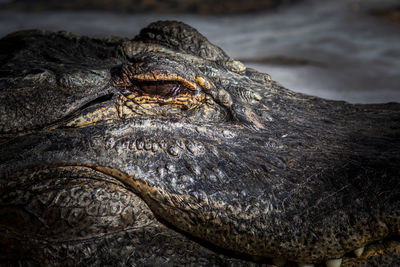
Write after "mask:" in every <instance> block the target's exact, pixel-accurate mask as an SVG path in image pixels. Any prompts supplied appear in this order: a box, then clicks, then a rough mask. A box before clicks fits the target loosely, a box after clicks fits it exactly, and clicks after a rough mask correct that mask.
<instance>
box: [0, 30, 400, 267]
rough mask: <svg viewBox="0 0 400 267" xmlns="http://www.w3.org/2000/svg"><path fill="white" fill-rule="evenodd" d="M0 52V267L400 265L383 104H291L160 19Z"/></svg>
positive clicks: (29, 41)
mask: <svg viewBox="0 0 400 267" xmlns="http://www.w3.org/2000/svg"><path fill="white" fill-rule="evenodd" d="M0 51H1V52H2V54H1V55H0V61H1V63H2V64H1V67H0V74H1V80H0V90H1V91H0V103H1V106H0V118H1V124H0V131H1V135H0V138H1V139H0V140H1V149H0V215H1V216H0V218H1V219H0V259H1V260H2V262H3V263H4V264H5V265H7V264H17V263H32V264H38V265H42V264H49V265H65V264H66V265H85V266H86V265H99V264H100V265H135V264H137V265H143V264H147V265H161V264H167V265H196V266H198V265H204V266H210V265H235V266H236V265H237V266H248V265H252V264H253V265H256V264H257V262H258V263H262V262H264V263H271V262H272V259H275V262H276V260H277V259H287V260H289V263H288V264H291V263H290V262H299V263H315V264H321V266H323V265H324V264H325V262H326V261H329V260H333V259H340V258H343V257H344V258H343V262H342V266H352V264H363V263H365V264H370V265H374V264H375V265H380V266H385V265H386V266H394V265H396V264H400V262H399V261H400V253H399V248H400V243H399V242H398V235H399V229H400V209H399V208H400V190H399V189H400V179H399V178H400V177H399V173H400V138H399V137H400V105H399V104H395V103H392V104H382V105H351V104H348V103H345V102H338V101H329V100H324V99H320V98H316V97H312V96H307V95H303V94H299V93H294V92H292V91H290V90H287V89H285V88H283V87H281V86H280V85H279V84H278V83H276V82H275V81H272V80H271V79H270V77H269V75H267V74H263V73H259V72H257V71H255V70H253V69H249V68H246V67H245V66H244V65H243V64H241V63H240V62H238V61H235V60H233V59H231V58H229V57H228V56H227V55H226V54H225V53H224V52H223V51H222V50H221V49H220V48H218V47H216V46H214V45H212V44H210V43H209V42H208V41H207V39H206V38H205V37H203V36H202V35H200V34H199V33H198V32H197V31H196V30H194V29H193V28H191V27H189V26H187V25H185V24H182V23H178V22H157V23H153V24H151V25H149V26H148V27H147V28H145V29H143V30H142V32H141V33H140V35H138V36H137V37H135V39H133V40H128V39H124V38H108V39H91V38H88V37H77V36H74V35H72V34H70V33H52V32H42V31H25V32H17V33H14V34H11V35H9V36H7V37H5V38H3V39H2V40H1V41H0ZM158 232H161V233H158ZM360 247H365V250H364V253H362V255H361V256H360V257H359V258H357V257H356V256H355V255H353V253H352V252H353V251H354V250H356V249H358V248H360ZM210 249H211V250H210ZM0 263H1V262H0Z"/></svg>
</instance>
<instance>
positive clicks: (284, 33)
mask: <svg viewBox="0 0 400 267" xmlns="http://www.w3.org/2000/svg"><path fill="white" fill-rule="evenodd" d="M396 2H397V1H396V0H381V1H377V0H362V1H355V0H337V1H320V0H308V1H307V0H306V1H304V2H302V3H299V4H295V5H291V6H285V7H284V8H281V9H279V10H277V11H274V12H264V13H259V14H251V15H237V16H194V15H129V14H113V13H105V12H58V11H54V12H44V13H21V12H10V11H1V12H0V36H4V35H6V34H7V33H10V32H13V31H16V30H21V29H28V28H41V29H48V30H68V31H71V32H73V33H76V34H85V35H92V36H105V35H122V36H128V37H134V36H135V35H136V34H137V33H138V32H139V31H140V29H141V28H143V27H145V26H146V25H148V24H149V23H150V22H152V21H155V20H165V19H167V20H180V21H184V22H186V23H188V24H190V25H192V26H194V27H195V28H197V29H198V30H199V31H200V32H201V33H202V34H204V35H205V36H206V37H207V38H208V39H209V40H210V41H211V42H213V43H214V44H217V45H218V46H220V47H222V48H223V49H224V50H225V51H226V52H227V53H228V54H229V55H230V56H231V57H234V58H238V59H242V60H243V61H244V63H245V64H246V65H247V66H249V67H252V68H255V69H257V70H260V71H263V72H267V73H269V74H270V75H271V76H272V78H273V79H274V80H277V81H279V82H280V83H281V84H282V85H284V86H285V87H288V88H290V89H292V90H294V91H299V92H303V93H307V94H311V95H316V96H320V97H324V98H329V99H338V100H346V101H349V102H352V103H382V102H393V101H395V102H400V27H397V26H395V25H394V24H390V23H387V22H384V21H382V20H380V19H378V18H376V17H374V16H371V15H369V14H368V12H367V11H368V10H371V9H373V8H375V7H376V6H377V5H378V4H379V6H380V7H382V6H388V7H390V6H392V5H393V4H395V3H396ZM377 3H378V4H377ZM276 57H284V58H288V59H291V61H294V62H300V63H302V64H280V63H279V62H278V63H276V62H275V63H273V62H271V61H270V60H268V59H269V58H276ZM264 58H265V59H266V60H263V59H264ZM303 63H304V64H303Z"/></svg>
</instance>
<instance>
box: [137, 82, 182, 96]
mask: <svg viewBox="0 0 400 267" xmlns="http://www.w3.org/2000/svg"><path fill="white" fill-rule="evenodd" d="M135 90H136V91H137V92H138V93H141V94H142V95H150V96H151V95H153V96H158V97H164V98H167V97H175V96H177V95H179V94H182V93H187V92H188V91H189V90H188V89H187V88H186V87H185V86H183V85H182V84H180V83H176V82H164V81H161V82H159V81H157V82H141V83H138V84H136V88H135Z"/></svg>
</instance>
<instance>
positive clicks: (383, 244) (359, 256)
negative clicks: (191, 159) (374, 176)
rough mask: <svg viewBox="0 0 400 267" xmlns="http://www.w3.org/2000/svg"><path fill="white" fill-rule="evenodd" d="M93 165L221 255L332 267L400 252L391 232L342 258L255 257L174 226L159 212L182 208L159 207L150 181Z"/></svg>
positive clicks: (157, 197) (201, 243) (167, 224)
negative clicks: (331, 263) (337, 263)
mask: <svg viewBox="0 0 400 267" xmlns="http://www.w3.org/2000/svg"><path fill="white" fill-rule="evenodd" d="M91 168H93V169H94V170H97V171H100V172H103V173H104V174H107V175H110V176H113V177H114V178H117V179H119V180H120V181H122V182H124V183H126V184H127V185H129V186H132V189H133V190H132V191H133V192H134V193H135V194H137V195H138V196H139V197H140V198H142V199H143V200H144V201H145V202H146V204H147V205H148V206H149V208H150V209H151V210H152V211H153V213H154V216H155V217H156V218H157V220H158V221H160V222H161V223H163V224H164V225H166V226H167V227H168V228H170V229H172V230H174V231H176V232H178V233H180V234H182V235H184V236H186V237H187V238H189V239H191V240H192V241H194V242H196V243H199V244H200V245H202V246H204V247H206V248H208V249H211V250H213V251H215V252H217V253H221V254H224V255H227V256H230V257H235V258H239V259H243V260H247V261H252V262H256V263H261V264H264V263H266V264H275V265H277V266H292V264H299V266H302V265H301V264H311V265H310V266H328V267H330V266H335V267H336V266H337V267H338V266H341V265H340V264H339V265H330V264H328V262H330V261H336V262H339V261H340V263H341V262H342V261H355V262H358V261H366V260H367V261H368V258H370V257H377V256H384V255H386V254H388V255H389V254H390V253H386V250H387V248H389V249H390V248H391V247H393V246H396V247H398V251H399V252H400V237H399V236H397V235H396V234H393V233H391V234H389V235H387V236H386V237H384V238H382V239H379V240H374V241H372V242H369V243H365V244H363V245H362V246H360V247H354V248H352V249H350V250H348V251H347V252H345V253H343V255H342V256H340V257H338V255H337V254H335V255H325V256H324V257H323V259H322V260H321V258H320V259H319V260H315V259H313V260H312V259H310V260H309V261H308V260H307V259H306V258H301V257H299V259H298V260H296V257H293V255H292V256H290V259H287V258H285V256H284V253H283V254H281V255H279V258H272V257H269V256H258V255H257V256H253V255H251V254H248V253H246V252H239V251H235V250H233V249H230V248H224V247H221V246H220V245H218V244H214V243H213V242H212V241H210V240H206V239H204V238H201V237H198V236H195V234H193V233H190V232H188V231H187V229H184V228H180V227H179V226H177V225H174V224H173V223H172V222H171V220H170V219H168V218H165V217H162V216H160V214H161V213H160V212H159V211H162V210H163V209H164V210H165V207H167V206H169V208H170V209H179V207H176V206H170V205H168V204H167V203H161V202H160V203H158V205H160V206H163V207H164V208H161V209H159V207H155V206H157V201H159V200H160V199H162V196H157V195H158V194H159V192H160V191H159V190H157V189H156V188H152V187H150V186H148V185H147V184H146V183H144V182H142V181H140V180H138V179H136V178H133V177H132V175H127V174H125V173H123V172H121V171H118V170H113V169H112V168H108V167H97V166H92V167H91ZM131 179H133V180H132V181H130V180H131ZM146 188H148V189H146ZM143 190H150V191H151V192H147V193H146V192H140V191H143ZM161 191H162V190H161ZM150 199H151V200H150ZM149 200H150V201H149ZM153 201H154V202H153ZM157 210H158V211H157ZM182 211H183V210H182ZM183 212H184V211H183ZM171 214H172V213H171ZM393 243H394V245H393ZM396 244H398V245H396ZM299 246H301V244H299ZM299 251H300V250H299ZM399 255H400V253H399ZM277 260H278V261H280V262H282V261H283V262H284V263H285V264H284V265H279V264H276V261H277ZM287 264H288V265H287ZM335 264H336V263H335ZM305 266H306V265H305ZM307 266H308V265H307Z"/></svg>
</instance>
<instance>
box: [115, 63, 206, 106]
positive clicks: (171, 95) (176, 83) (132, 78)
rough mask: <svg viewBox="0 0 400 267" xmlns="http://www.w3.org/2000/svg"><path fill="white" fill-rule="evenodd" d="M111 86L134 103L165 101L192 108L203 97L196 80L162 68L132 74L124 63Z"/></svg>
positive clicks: (160, 103) (200, 101) (199, 102)
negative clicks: (190, 79) (189, 79)
mask: <svg viewBox="0 0 400 267" xmlns="http://www.w3.org/2000/svg"><path fill="white" fill-rule="evenodd" d="M114 86H115V87H117V88H118V89H120V91H121V93H122V94H123V96H124V97H125V98H126V99H129V100H130V101H132V102H133V103H136V104H159V105H167V104H168V105H178V106H180V107H181V108H182V109H193V108H195V107H197V106H199V105H200V104H201V103H203V101H204V100H205V99H206V95H205V94H204V92H202V90H201V89H200V87H199V86H198V85H197V83H196V82H190V81H188V80H186V79H185V78H183V77H181V76H179V75H177V74H171V73H166V72H162V71H154V70H153V71H152V72H149V73H144V74H134V73H132V72H131V68H129V67H126V68H123V69H122V71H121V73H120V74H119V75H118V76H117V77H116V78H115V80H114Z"/></svg>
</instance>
